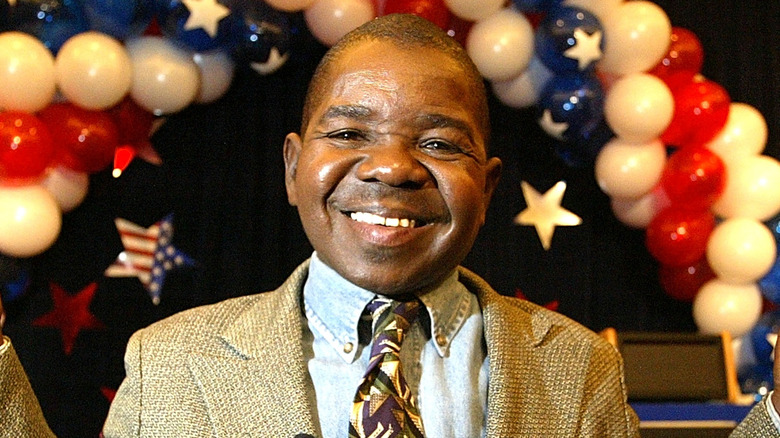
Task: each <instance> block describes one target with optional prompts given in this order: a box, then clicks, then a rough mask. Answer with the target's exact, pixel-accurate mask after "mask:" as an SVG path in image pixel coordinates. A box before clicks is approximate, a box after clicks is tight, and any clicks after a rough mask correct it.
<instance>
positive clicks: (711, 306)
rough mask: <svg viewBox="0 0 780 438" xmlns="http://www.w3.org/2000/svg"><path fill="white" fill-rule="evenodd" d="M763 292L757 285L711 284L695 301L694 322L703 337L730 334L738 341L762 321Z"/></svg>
mask: <svg viewBox="0 0 780 438" xmlns="http://www.w3.org/2000/svg"><path fill="white" fill-rule="evenodd" d="M762 304H763V300H762V298H761V290H760V289H759V288H758V286H757V285H756V284H729V283H726V282H723V281H721V280H719V279H715V280H710V281H709V282H707V283H706V284H705V285H704V286H702V287H701V289H699V293H698V294H696V298H695V299H694V300H693V319H694V321H695V322H696V326H697V327H698V328H699V331H700V332H702V333H704V334H720V333H721V332H723V331H728V332H729V333H730V334H731V336H732V337H734V338H738V337H740V336H742V335H744V334H746V333H747V332H749V331H750V329H752V328H753V326H754V325H756V323H757V322H758V319H759V318H760V317H761V306H762Z"/></svg>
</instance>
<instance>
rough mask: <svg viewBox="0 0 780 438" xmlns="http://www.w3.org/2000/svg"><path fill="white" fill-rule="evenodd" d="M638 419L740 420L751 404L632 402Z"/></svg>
mask: <svg viewBox="0 0 780 438" xmlns="http://www.w3.org/2000/svg"><path fill="white" fill-rule="evenodd" d="M631 407H632V408H634V411H636V414H637V416H638V417H639V420H640V421H706V420H730V421H736V422H740V421H742V420H743V419H744V418H745V416H746V415H747V414H748V412H749V411H750V409H751V408H752V407H753V405H747V406H745V405H734V404H729V403H718V402H707V403H648V402H642V403H639V402H633V403H631Z"/></svg>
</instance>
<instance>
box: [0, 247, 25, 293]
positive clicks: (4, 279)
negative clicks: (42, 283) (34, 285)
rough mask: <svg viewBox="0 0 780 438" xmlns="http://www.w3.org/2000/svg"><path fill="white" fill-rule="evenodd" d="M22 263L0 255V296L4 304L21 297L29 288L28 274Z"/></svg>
mask: <svg viewBox="0 0 780 438" xmlns="http://www.w3.org/2000/svg"><path fill="white" fill-rule="evenodd" d="M22 263H23V262H22V261H19V260H16V259H12V258H10V257H6V256H3V255H0V296H2V300H3V301H4V302H7V303H10V302H11V301H13V300H16V299H17V298H19V297H21V296H22V295H23V294H24V293H25V292H26V291H27V289H28V288H29V286H30V274H29V273H28V271H27V269H25V267H24V266H23V265H22Z"/></svg>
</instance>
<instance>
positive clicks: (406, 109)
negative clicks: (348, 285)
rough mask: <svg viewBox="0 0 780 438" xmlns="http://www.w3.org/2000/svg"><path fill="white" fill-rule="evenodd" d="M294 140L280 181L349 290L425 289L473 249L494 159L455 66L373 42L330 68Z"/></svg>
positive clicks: (426, 52) (429, 53) (496, 166)
mask: <svg viewBox="0 0 780 438" xmlns="http://www.w3.org/2000/svg"><path fill="white" fill-rule="evenodd" d="M329 79H330V81H329V85H328V86H326V87H325V88H324V90H323V93H324V94H323V95H322V97H321V98H320V99H319V104H318V105H316V106H315V107H313V108H312V109H311V113H310V118H309V124H308V126H306V127H305V128H304V129H305V132H303V136H302V138H301V137H300V136H298V135H297V134H290V135H288V137H287V139H286V142H285V148H284V149H285V150H284V155H285V163H286V184H287V195H288V199H289V201H290V204H292V205H295V206H297V208H298V211H299V214H300V217H301V221H302V222H303V226H304V229H305V231H306V234H307V236H308V237H309V240H310V241H311V243H312V246H313V247H314V249H315V250H316V251H317V254H318V256H319V257H320V259H321V260H322V261H323V262H325V263H326V264H327V265H328V266H330V267H331V268H333V269H335V270H336V271H337V272H339V273H340V274H341V275H342V276H344V277H345V278H346V279H347V280H349V281H351V282H352V283H354V284H356V285H358V286H361V287H363V288H366V289H369V290H371V291H374V292H377V293H381V294H385V295H396V294H404V293H415V292H421V291H424V290H426V289H429V288H431V287H433V286H435V285H436V284H438V283H439V282H440V281H442V280H443V279H444V278H445V277H446V276H447V275H448V274H449V273H450V272H451V271H452V270H453V269H454V268H455V267H456V266H457V265H458V264H459V263H460V262H461V261H462V260H463V258H464V257H465V256H466V254H467V253H468V251H469V250H470V249H471V246H472V244H473V243H474V239H475V238H476V235H477V232H478V231H479V228H480V227H481V225H482V224H483V223H484V220H485V212H486V209H487V206H488V203H489V201H490V196H491V194H492V192H493V189H494V188H495V185H496V183H497V180H498V175H499V173H500V161H499V160H498V159H497V158H491V159H488V158H487V157H486V151H485V144H484V141H485V139H484V138H483V133H482V132H481V131H480V129H479V122H478V121H479V117H478V116H477V115H476V114H475V113H476V111H477V105H476V103H475V102H474V101H473V99H472V98H471V97H470V96H471V95H472V93H470V92H469V89H468V87H469V82H468V81H467V80H466V77H465V75H464V74H463V73H462V72H461V71H460V70H459V67H458V66H457V64H456V63H455V62H454V61H453V60H451V59H449V58H448V57H446V56H445V55H442V54H440V53H438V52H436V51H433V50H431V49H425V48H422V49H414V50H403V49H399V48H397V47H395V46H394V45H392V44H390V43H387V42H377V41H370V42H365V43H360V44H359V45H357V46H355V47H353V48H351V49H349V50H348V51H347V52H346V53H343V54H342V55H341V56H339V58H338V59H336V60H335V61H334V62H333V65H332V69H331V71H330V76H329Z"/></svg>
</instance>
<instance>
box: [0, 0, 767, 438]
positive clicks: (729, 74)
mask: <svg viewBox="0 0 780 438" xmlns="http://www.w3.org/2000/svg"><path fill="white" fill-rule="evenodd" d="M657 3H658V4H659V5H660V6H662V7H663V8H664V10H665V11H666V12H667V14H668V15H669V17H670V19H671V21H672V23H673V25H675V26H680V27H686V28H688V29H690V30H692V31H693V32H694V33H696V34H697V35H698V36H699V38H700V39H701V41H702V43H703V46H704V51H705V65H704V71H703V73H704V74H705V75H706V76H707V77H709V78H710V79H713V80H715V81H716V82H718V83H719V84H721V85H723V86H724V87H725V88H726V89H727V90H728V92H729V93H730V95H731V97H732V100H733V101H738V102H745V103H748V104H750V105H753V106H754V107H756V108H757V109H758V110H760V111H761V112H762V114H763V115H764V116H765V118H766V119H767V122H768V124H769V127H770V138H769V142H768V145H767V148H766V152H765V153H766V154H768V155H772V156H774V157H778V155H779V154H780V130H779V129H778V123H780V103H778V102H780V96H779V95H778V94H780V49H778V46H779V45H778V43H777V41H778V40H779V39H780V29H779V28H780V2H777V1H774V0H771V1H766V0H748V1H736V0H692V1H686V2H680V1H676V2H675V1H670V0H663V1H658V2H657ZM294 22H295V23H296V32H297V33H296V36H295V39H294V46H293V48H292V57H291V58H290V60H289V61H288V62H287V63H286V65H285V66H284V67H283V68H282V69H281V70H279V71H278V72H276V73H275V74H273V75H270V76H259V75H257V74H255V73H254V72H252V71H251V70H250V69H248V68H246V67H242V68H239V70H238V71H237V75H236V78H235V80H234V82H233V85H232V87H231V89H230V90H229V92H228V93H227V94H226V95H225V96H224V97H223V98H222V99H220V100H219V101H217V102H215V103H213V104H210V105H193V106H191V107H189V108H188V109H186V110H184V111H182V112H181V113H179V114H176V115H173V116H171V117H169V119H168V120H167V122H166V123H165V124H164V125H163V127H162V128H161V129H160V130H159V131H158V132H157V133H156V134H155V136H154V137H153V143H154V146H155V148H156V149H157V151H158V152H159V154H160V156H161V157H162V159H163V165H162V166H159V167H158V166H153V165H151V164H148V163H146V162H144V161H142V160H140V159H136V160H135V161H134V162H133V163H132V164H131V165H130V167H129V168H128V169H127V171H126V172H125V174H124V175H123V176H122V177H121V178H118V179H114V178H112V177H111V176H110V175H109V173H108V172H105V173H101V174H96V175H94V176H93V177H92V179H91V186H90V191H89V194H88V198H87V200H86V201H85V202H84V203H83V204H82V205H81V206H80V207H79V208H77V209H76V210H74V211H73V212H71V213H68V214H66V215H65V216H64V224H63V230H62V232H61V235H60V238H59V240H58V241H57V242H56V243H55V245H54V246H53V247H52V248H51V249H50V250H49V251H47V252H46V253H44V254H43V255H41V256H38V257H35V258H32V259H26V260H10V259H7V258H6V259H1V260H0V262H1V263H2V265H0V267H2V271H0V272H2V273H3V277H2V280H3V283H2V284H3V286H4V287H3V289H5V290H4V292H5V293H4V299H5V302H6V310H7V312H8V322H7V325H6V330H5V332H6V333H7V334H8V335H9V336H10V337H11V338H12V339H13V341H14V344H15V346H16V348H17V350H18V352H19V354H20V356H21V360H22V362H23V364H24V365H25V367H26V369H27V371H28V373H29V376H30V379H31V382H32V384H33V386H34V388H35V390H36V392H37V394H38V395H39V398H40V401H41V404H42V406H43V409H44V412H45V415H46V417H47V418H48V420H49V421H50V423H51V426H52V428H53V429H54V430H55V432H56V433H58V434H59V435H60V436H63V437H66V436H71V437H86V436H97V434H98V432H99V429H100V427H101V425H102V422H103V419H104V418H105V415H106V413H107V409H108V406H109V402H110V399H111V396H112V393H113V391H115V390H116V388H117V387H118V386H119V383H120V382H121V380H122V378H123V376H124V370H123V364H122V356H123V352H124V347H125V344H126V342H127V340H128V338H129V336H130V334H131V333H132V332H133V331H135V330H137V329H139V328H142V327H144V326H146V325H148V324H150V323H152V322H154V321H156V320H159V319H161V318H163V317H165V316H168V315H170V314H172V313H175V312H177V311H180V310H183V309H186V308H190V307H193V306H196V305H201V304H207V303H212V302H216V301H219V300H222V299H225V298H229V297H235V296H239V295H244V294H249V293H256V292H261V291H265V290H269V289H273V288H275V287H276V286H278V285H279V284H280V283H281V282H282V281H283V280H284V279H285V278H286V276H287V275H288V274H289V272H290V271H291V270H292V269H293V268H294V267H295V266H296V265H297V264H299V263H300V262H301V261H303V260H304V259H305V258H306V257H308V256H309V254H310V252H311V248H310V246H309V245H308V243H307V242H306V239H305V236H304V234H303V232H302V229H301V226H300V223H299V220H298V217H297V214H296V212H295V210H294V209H293V208H291V207H290V206H289V205H288V204H287V200H286V195H285V191H284V185H283V165H282V154H281V151H282V144H283V139H284V136H285V134H286V133H287V132H289V131H296V130H298V127H299V124H300V108H301V104H302V101H303V97H304V93H305V88H306V84H307V81H308V78H309V77H310V74H311V72H312V71H313V69H314V67H315V65H316V63H317V61H318V60H319V57H320V56H321V55H322V53H324V48H323V47H322V46H320V45H319V44H318V43H317V42H315V41H314V40H313V39H312V38H311V37H310V36H309V35H308V33H307V31H306V28H305V26H304V25H303V22H302V20H301V17H300V16H298V17H297V18H296V20H295V21H294ZM491 111H492V123H493V130H494V139H493V143H492V146H491V147H492V151H493V153H494V154H495V155H497V156H499V157H500V158H501V159H502V160H503V163H504V173H503V178H502V181H501V183H500V185H499V187H498V189H497V192H496V194H495V198H494V201H493V204H492V207H491V209H490V211H489V217H488V221H487V224H486V226H485V228H484V229H483V232H482V233H481V235H480V237H479V239H478V242H477V243H476V245H475V247H474V249H473V251H472V253H471V255H470V256H469V257H468V259H467V260H466V261H465V265H466V266H468V267H470V268H471V269H473V270H475V271H476V272H477V273H479V274H481V275H483V276H484V277H485V278H486V279H487V280H488V281H489V282H490V283H491V284H492V285H493V286H494V287H495V288H496V289H497V290H498V291H499V292H501V293H503V294H507V295H514V294H516V293H517V292H518V291H521V292H522V293H523V294H524V295H525V296H526V297H528V299H530V300H532V301H534V302H537V303H540V304H548V303H554V302H557V304H558V310H559V311H561V312H562V313H564V314H566V315H569V316H571V317H572V318H574V319H576V320H578V321H580V322H582V323H583V324H585V325H586V326H588V327H590V328H592V329H595V330H599V329H601V328H604V327H607V326H612V327H616V328H618V329H620V330H628V329H631V330H666V331H671V330H675V331H693V330H695V325H694V323H693V320H692V317H691V305H690V304H689V303H681V302H677V301H675V300H672V299H671V298H668V297H666V296H665V295H664V293H663V291H662V290H661V288H660V286H659V284H658V280H657V272H656V268H657V267H656V264H655V263H654V261H653V260H652V258H651V257H650V256H649V255H648V254H647V251H646V249H645V246H644V233H643V232H642V231H641V230H633V229H629V228H627V227H625V226H623V225H621V224H620V223H619V222H618V221H617V220H616V219H615V218H614V217H613V215H612V213H611V210H610V208H609V199H608V198H607V197H606V195H604V194H603V193H602V192H601V191H600V190H599V188H598V186H597V184H596V183H595V180H594V177H593V171H592V169H590V168H572V167H568V166H566V165H565V164H563V163H562V162H561V161H560V160H559V159H558V157H557V155H556V154H555V153H554V152H553V147H554V146H555V145H554V143H553V141H552V140H550V138H548V137H547V136H546V135H545V134H544V133H543V132H542V131H541V129H540V128H538V126H537V125H536V123H535V118H536V114H535V112H534V110H515V109H510V108H507V107H505V106H503V105H501V104H500V103H499V102H498V101H497V100H496V99H495V98H492V97H491ZM521 180H525V181H528V182H529V183H530V184H531V185H533V186H534V187H535V188H536V189H537V190H539V191H540V192H544V191H546V190H547V189H549V188H550V187H552V185H554V184H555V183H556V182H558V181H566V182H567V184H568V189H567V191H566V195H565V197H564V200H563V207H564V208H566V209H568V210H570V211H572V212H574V213H575V214H577V215H579V216H580V217H581V218H582V219H583V223H582V225H580V226H576V227H558V228H557V229H556V231H555V235H554V238H553V241H552V246H551V248H550V249H549V250H548V251H545V250H543V249H542V246H541V244H540V243H539V239H538V238H537V236H536V233H535V231H534V229H533V227H520V226H517V225H514V224H513V223H512V219H513V218H514V216H515V215H517V214H518V213H519V212H520V211H521V210H523V209H524V208H525V202H524V200H523V197H522V194H521V190H520V181H521ZM169 213H173V214H174V222H173V224H174V229H175V234H174V240H173V243H174V245H175V246H176V247H177V248H178V249H179V250H181V251H182V252H184V253H186V254H188V255H189V256H191V257H192V258H194V259H195V260H196V265H195V266H192V267H185V268H181V269H176V270H173V271H171V272H169V273H168V275H167V276H166V279H165V283H164V288H163V291H162V295H161V302H160V304H159V305H154V304H152V302H151V300H150V298H149V296H148V294H147V292H146V290H145V289H144V288H143V287H142V286H141V284H140V282H139V281H138V279H136V278H107V277H105V276H104V275H103V271H104V270H105V269H106V267H107V266H108V265H109V264H111V263H112V262H113V261H114V259H115V258H116V256H117V254H118V253H119V252H120V251H121V250H122V245H121V242H120V240H119V237H118V235H117V232H116V228H115V226H114V219H115V218H116V217H122V218H125V219H127V220H130V221H132V222H134V223H136V224H139V225H142V226H144V227H148V226H150V225H152V224H154V223H155V222H157V221H158V220H160V219H161V218H163V217H165V216H166V215H168V214H169ZM92 283H96V284H97V289H96V292H95V294H94V297H93V299H92V301H91V304H90V305H89V307H88V310H89V311H90V312H91V313H92V314H93V315H94V316H95V317H96V318H97V320H99V321H100V322H101V323H102V326H101V327H94V328H88V329H84V330H82V331H81V332H80V333H79V334H78V336H77V337H76V339H75V343H74V344H73V349H72V351H71V353H70V354H65V353H64V350H63V342H62V340H61V335H60V332H59V331H58V330H56V329H53V328H47V327H40V326H36V325H33V321H35V320H36V319H37V318H39V317H40V316H41V315H44V314H47V313H49V312H51V311H52V308H53V307H54V303H53V300H52V294H51V289H52V287H51V285H52V284H56V285H59V286H60V287H61V288H62V289H64V290H65V291H67V293H68V294H69V295H70V296H75V295H76V294H78V293H79V292H81V291H83V290H85V288H87V287H88V286H89V285H90V284H92ZM19 284H26V287H23V288H22V289H23V290H22V291H21V292H18V291H17V292H16V293H12V289H13V290H17V289H15V288H12V287H11V285H16V286H18V285H19Z"/></svg>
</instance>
